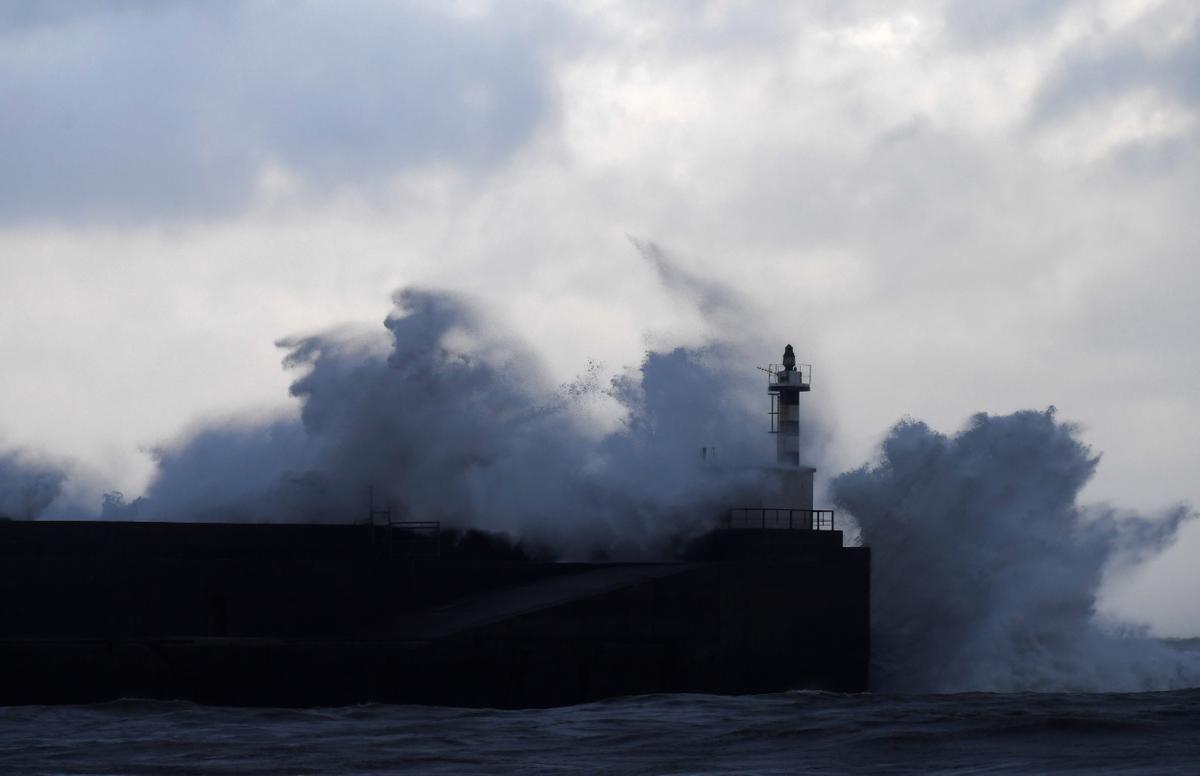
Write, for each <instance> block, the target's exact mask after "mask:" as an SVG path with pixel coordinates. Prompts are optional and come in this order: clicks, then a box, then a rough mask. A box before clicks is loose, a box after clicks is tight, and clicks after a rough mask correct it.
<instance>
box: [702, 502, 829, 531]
mask: <svg viewBox="0 0 1200 776" xmlns="http://www.w3.org/2000/svg"><path fill="white" fill-rule="evenodd" d="M721 527H722V528H725V529H749V528H760V529H768V528H769V529H783V530H793V531H795V530H801V531H832V530H834V522H833V510H832V509H782V508H774V507H747V508H738V509H731V510H729V512H728V513H727V514H726V515H725V516H724V518H723V519H722V520H721Z"/></svg>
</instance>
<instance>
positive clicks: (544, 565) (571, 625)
mask: <svg viewBox="0 0 1200 776" xmlns="http://www.w3.org/2000/svg"><path fill="white" fill-rule="evenodd" d="M794 511H795V510H790V512H794ZM744 512H745V510H743V514H742V515H741V516H740V517H739V518H736V519H735V518H733V517H731V518H730V520H729V522H727V523H724V524H723V525H724V527H723V528H717V529H715V530H714V531H713V532H712V533H711V534H708V535H707V536H705V537H703V538H702V539H701V540H699V541H698V542H696V543H695V544H694V545H693V546H692V547H691V548H690V549H689V551H688V552H687V554H686V557H685V559H683V560H677V561H674V562H663V563H554V562H546V561H539V560H533V559H530V558H528V557H526V556H525V554H524V553H523V552H522V551H521V550H520V548H519V547H514V546H512V545H511V544H509V543H508V542H506V541H505V540H503V539H502V538H499V537H495V536H492V535H488V534H483V533H478V532H468V533H462V532H452V531H442V530H435V531H433V532H432V533H431V532H430V531H428V530H426V531H424V532H423V533H422V532H419V531H412V530H408V529H406V528H405V527H403V526H402V525H390V526H376V525H287V524H219V523H146V522H141V523H135V522H84V521H81V522H49V521H33V522H30V521H0V703H3V704H14V703H83V702H92V701H103V700H109V699H113V698H119V697H140V698H162V699H174V698H184V699H190V700H195V701H199V702H202V703H213V704H235V705H273V706H302V705H341V704H349V703H358V702H367V701H379V702H404V703H427V704H444V705H467V706H493V707H521V706H545V705H558V704H570V703H578V702H583V701H589V700H594V699H598V698H604V697H610V696H616V695H625V694H636V693H653V692H712V693H752V692H766V691H775V690H785V689H789V688H795V687H804V688H813V689H824V690H837V691H861V690H865V689H867V659H868V651H869V633H868V608H869V607H868V603H869V581H870V580H869V577H870V561H869V553H868V550H867V549H865V548H856V547H852V548H846V547H843V546H842V535H841V532H840V531H834V530H819V529H821V528H830V529H831V528H832V515H830V516H829V518H830V519H829V523H828V526H826V524H825V522H823V520H824V518H822V517H821V516H820V515H816V516H814V515H809V516H808V517H807V519H804V518H803V517H801V518H797V517H796V516H795V515H794V514H789V516H788V517H789V519H790V524H791V528H789V527H788V526H787V525H784V524H783V523H782V521H781V519H780V518H779V517H778V516H776V517H775V519H774V522H773V523H770V524H768V523H769V522H770V521H768V518H767V517H766V515H765V514H764V515H763V517H762V519H761V520H759V519H758V517H757V515H747V514H744ZM739 521H740V522H739Z"/></svg>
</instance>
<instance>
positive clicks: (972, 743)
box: [0, 690, 1200, 774]
mask: <svg viewBox="0 0 1200 776" xmlns="http://www.w3.org/2000/svg"><path fill="white" fill-rule="evenodd" d="M0 771H4V772H8V773H21V774H41V773H55V774H57V773H86V774H124V773H129V774H170V773H212V774H225V773H237V774H277V773H287V774H292V773H338V774H351V773H398V772H406V773H453V774H460V773H489V774H498V773H577V772H582V773H849V772H863V771H872V772H886V773H987V774H994V773H1139V774H1144V773H1164V774H1167V773H1169V774H1184V773H1200V690H1180V691H1175V692H1159V693H1136V694H1047V693H1037V694H986V693H972V694H965V695H910V696H886V695H872V694H867V695H834V694H826V693H810V692H795V693H782V694H776V695H757V696H743V697H720V696H711V695H649V696H641V697H635V698H622V699H616V700H610V701H603V702H599V703H591V704H587V705H582V706H571V707H566V708H555V709H535V710H523V711H498V710H490V709H489V710H480V709H454V708H440V707H426V706H387V705H365V706H353V707H346V708H325V709H250V708H220V707H207V706H198V705H195V704H192V703H183V702H151V701H136V700H127V701H118V702H114V703H105V704H98V705H91V706H11V707H0Z"/></svg>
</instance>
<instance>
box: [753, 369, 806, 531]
mask: <svg viewBox="0 0 1200 776" xmlns="http://www.w3.org/2000/svg"><path fill="white" fill-rule="evenodd" d="M759 369H762V370H763V371H764V372H766V373H767V394H768V395H769V396H770V398H771V411H770V416H771V433H773V434H775V469H776V472H775V474H776V479H777V482H778V486H779V491H780V494H779V495H780V497H781V499H782V501H783V502H784V504H783V505H784V506H786V507H787V508H789V509H804V510H811V509H812V508H813V475H815V474H816V471H817V470H816V469H814V468H813V467H811V466H805V465H804V464H803V463H802V462H801V460H800V394H802V393H808V392H809V391H810V390H811V389H812V365H811V364H797V363H796V352H795V350H794V349H793V348H792V346H791V345H788V346H787V347H785V348H784V349H783V359H782V363H779V364H771V365H770V366H769V367H766V368H763V367H759Z"/></svg>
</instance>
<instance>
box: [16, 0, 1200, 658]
mask: <svg viewBox="0 0 1200 776" xmlns="http://www.w3.org/2000/svg"><path fill="white" fill-rule="evenodd" d="M1198 111H1200V5H1197V4H1196V3H1195V2H1193V1H1192V0H1181V1H1180V2H1170V1H1167V2H1142V1H1140V0H1128V1H1126V2H1101V1H1081V2H1063V3H1052V2H1032V1H1025V2H1006V3H992V2H975V1H972V0H965V1H964V2H928V3H908V2H879V3H864V2H845V1H844V0H838V1H837V2H828V3H821V2H815V1H814V2H806V3H795V2H779V3H769V2H761V3H749V2H746V3H742V2H724V3H717V2H714V3H701V2H692V1H691V0H687V1H686V2H684V1H682V0H681V1H680V2H661V3H642V2H639V3H632V2H631V3H623V2H616V1H613V2H607V1H596V2H575V3H570V4H561V5H558V4H541V3H534V2H503V3H499V2H497V3H488V2H460V3H444V2H431V3H417V2H413V3H355V2H351V3H347V2H338V3H332V2H331V3H300V2H295V3H274V2H259V3H253V2H250V3H241V4H232V3H229V4H226V3H220V2H176V3H154V4H150V3H140V2H116V1H114V2H109V3H103V2H90V3H75V2H67V1H66V0H64V1H63V2H52V1H51V2H33V1H30V2H22V1H21V0H7V1H6V2H0V367H2V370H3V371H2V372H0V443H2V444H3V445H4V446H6V447H10V446H20V447H24V448H27V449H30V450H37V451H41V452H42V454H44V455H48V456H51V457H55V458H59V459H64V460H67V459H69V460H71V461H74V462H76V463H75V464H74V465H75V466H77V467H79V469H80V470H81V471H84V470H86V475H85V474H81V475H80V476H79V477H77V478H76V482H75V484H74V485H73V486H72V487H75V488H77V489H80V492H81V494H82V495H83V496H86V497H89V498H91V497H96V496H98V494H99V492H100V491H101V490H103V489H106V488H120V489H122V490H124V491H126V492H127V493H137V492H139V490H140V488H141V487H143V486H144V484H145V482H146V479H147V477H148V476H149V474H150V472H151V469H152V462H151V459H150V457H149V456H148V455H147V453H146V450H147V449H149V448H150V447H152V446H154V445H156V444H159V443H161V442H162V441H163V440H165V439H169V438H172V437H174V436H176V435H178V434H180V433H181V432H182V431H183V429H185V428H186V427H187V426H188V425H189V424H192V423H194V422H196V421H197V420H198V419H202V418H208V417H213V416H216V415H221V414H224V413H231V412H246V411H264V412H265V411H271V410H279V409H280V408H283V407H285V406H286V405H288V403H289V402H290V401H291V400H290V399H289V398H288V395H287V385H288V382H289V380H290V379H291V376H290V375H288V374H287V373H285V372H283V371H282V370H281V369H280V367H279V360H280V358H281V355H282V354H281V353H280V352H279V351H278V349H277V348H276V347H275V346H274V344H273V343H274V342H275V341H276V340H277V339H279V338H280V337H282V336H286V335H291V334H296V333H305V332H312V331H317V330H321V329H323V328H326V327H329V326H334V325H343V324H347V323H356V324H362V325H372V326H376V327H378V325H379V323H380V322H381V321H382V319H383V318H384V316H385V315H386V314H387V313H388V311H389V307H390V304H389V298H390V295H391V292H392V291H393V290H394V289H396V288H397V287H400V286H402V285H410V284H422V285H429V286H435V287H449V288H455V289H458V290H460V291H464V292H468V293H472V294H476V295H479V296H480V297H481V298H483V299H484V300H486V303H487V304H488V305H489V306H490V307H491V308H492V309H493V310H494V311H495V312H496V314H497V315H499V316H501V317H502V318H503V319H504V320H506V321H507V322H508V323H509V324H510V325H512V326H514V327H516V328H517V329H518V330H519V331H520V332H522V333H523V334H524V335H525V336H527V337H528V338H529V339H530V340H531V341H533V342H534V343H535V344H536V347H537V348H538V350H539V351H540V352H541V353H542V355H543V356H544V357H545V358H546V360H547V362H548V364H549V366H550V369H551V372H552V374H553V375H554V376H555V377H556V378H559V379H563V380H566V379H569V378H570V377H571V376H572V375H575V374H577V373H579V372H580V371H582V370H583V369H584V368H585V366H586V362H587V360H588V359H595V360H598V361H600V362H603V363H604V364H605V365H607V366H608V367H609V368H610V369H613V370H615V369H617V368H619V367H620V366H623V365H628V364H636V363H638V361H639V360H640V357H641V353H642V352H643V351H644V350H645V349H646V348H647V346H649V345H656V344H664V343H673V342H688V341H691V340H695V338H697V337H699V336H700V335H699V334H697V333H696V332H695V329H696V327H697V321H696V320H695V315H694V313H692V312H690V311H689V310H687V309H685V308H683V307H681V306H680V305H679V304H678V303H677V301H676V300H674V299H672V298H671V296H670V295H669V294H668V293H667V291H666V290H665V289H664V288H663V287H662V284H661V283H660V282H659V280H658V279H657V276H656V274H655V269H654V267H653V266H650V265H649V264H647V262H645V261H644V260H643V259H642V258H641V257H640V255H639V252H638V251H637V250H636V249H635V248H634V246H633V245H632V244H631V241H630V239H629V238H630V237H633V238H635V239H637V240H642V241H652V242H654V243H656V244H657V245H659V246H661V248H662V249H663V250H664V251H666V252H667V253H669V255H670V256H672V257H673V259H674V260H675V261H677V262H678V263H679V264H680V265H681V266H684V267H686V268H687V269H688V270H689V271H691V272H694V273H696V274H698V275H701V276H708V277H711V278H713V279H715V280H717V281H719V282H722V283H725V284H728V285H729V286H730V287H731V288H734V289H736V290H737V292H740V293H741V294H743V295H745V296H746V297H748V298H749V299H751V300H754V303H755V304H756V305H757V306H758V307H759V309H760V311H766V312H767V313H768V314H767V315H764V316H760V317H757V318H756V320H757V321H764V320H765V321H767V322H768V323H767V325H768V326H770V327H771V330H770V331H769V332H766V334H767V336H768V339H770V340H772V341H774V340H778V342H779V345H780V348H782V345H783V343H784V342H785V341H787V342H792V343H793V344H795V345H796V346H797V351H798V353H799V354H800V355H801V360H804V361H812V362H813V363H814V364H815V371H814V376H815V387H814V394H815V393H816V392H820V394H821V398H820V401H821V402H822V404H821V406H822V407H823V408H825V410H826V411H827V413H828V415H829V423H830V425H831V426H832V428H833V429H834V443H833V446H832V447H831V449H830V450H829V453H828V459H827V460H824V461H820V462H818V465H820V466H821V467H822V471H821V473H820V474H819V475H818V476H819V477H821V476H831V475H833V474H835V473H837V472H839V471H842V470H843V469H846V468H850V467H852V466H857V465H859V464H861V463H863V462H864V461H866V460H867V459H868V458H869V457H870V456H871V455H872V450H873V447H874V445H875V444H876V443H877V442H878V441H879V439H880V438H881V436H882V434H883V433H884V432H885V430H886V429H887V427H888V426H889V425H890V424H891V423H892V422H894V421H896V420H897V419H899V418H900V417H902V416H905V415H911V416H913V417H917V418H921V419H924V420H926V421H928V422H929V423H930V424H931V425H933V426H934V427H936V428H939V429H942V430H944V431H947V432H950V431H954V430H956V429H957V428H959V427H960V426H961V425H962V424H963V422H964V421H965V420H966V418H967V417H968V416H969V415H970V414H972V413H974V412H977V411H986V412H992V413H1006V412H1010V411H1013V410H1016V409H1020V408H1038V409H1041V408H1045V407H1046V406H1048V405H1051V404H1053V405H1055V406H1057V407H1058V408H1059V413H1060V416H1061V417H1063V418H1066V419H1072V420H1076V421H1078V422H1080V423H1081V424H1082V425H1083V427H1084V432H1083V437H1084V439H1085V440H1086V441H1088V442H1090V443H1091V444H1092V445H1093V446H1094V448H1095V449H1096V450H1098V451H1102V452H1103V454H1104V458H1103V460H1102V463H1101V465H1100V470H1099V474H1098V476H1097V478H1096V480H1095V481H1094V482H1093V484H1092V485H1091V486H1090V487H1089V489H1088V490H1087V492H1086V495H1087V498H1088V499H1090V500H1092V501H1111V502H1113V503H1114V504H1117V505H1121V506H1126V507H1132V508H1135V509H1139V510H1143V511H1153V510H1154V509H1156V508H1159V507H1163V506H1165V505H1168V504H1170V503H1173V502H1178V501H1181V500H1182V501H1190V502H1192V503H1193V504H1195V503H1200V477H1197V474H1196V473H1197V471H1198V470H1200V390H1198V388H1197V386H1198V384H1200V352H1198V350H1197V347H1196V342H1197V330H1198V329H1200V312H1197V310H1198V304H1197V300H1198V298H1200V265H1198V262H1197V258H1198V257H1197V246H1198V245H1200V219H1198V217H1197V214H1198V213H1200V207H1198V206H1200V196H1198V195H1200V164H1198V163H1200V152H1198V149H1200V146H1198V144H1197V138H1198V136H1200V124H1198V116H1200V113H1198ZM778 355H779V354H778V353H777V352H775V351H772V352H765V353H763V354H762V356H761V359H760V360H761V362H763V363H765V362H768V361H771V360H776V359H777V358H778ZM754 366H755V364H753V363H748V364H746V369H747V374H748V375H749V376H750V382H749V385H750V389H751V390H759V389H760V388H761V386H760V385H759V383H758V381H757V379H756V378H754V376H753V375H754ZM1198 586H1200V525H1192V526H1190V527H1189V528H1188V529H1187V530H1186V531H1185V533H1184V535H1183V536H1182V539H1181V541H1180V543H1179V545H1178V546H1177V547H1176V548H1175V549H1174V550H1172V551H1170V552H1169V553H1168V554H1167V555H1166V556H1165V557H1163V558H1162V559H1160V560H1159V561H1158V562H1157V563H1156V564H1155V565H1154V567H1152V568H1150V569H1148V570H1147V571H1146V572H1144V573H1143V574H1141V575H1140V577H1139V578H1137V579H1136V580H1135V581H1134V582H1133V583H1132V584H1129V585H1125V586H1122V587H1120V588H1118V589H1114V590H1112V591H1110V597H1109V604H1110V605H1111V606H1113V607H1115V608H1117V609H1119V610H1122V611H1126V612H1136V613H1138V614H1139V615H1140V616H1142V617H1143V619H1148V620H1149V621H1151V622H1152V624H1154V625H1155V627H1156V628H1158V630H1159V632H1163V633H1176V634H1183V633H1190V634H1197V633H1200V597H1197V596H1194V595H1182V594H1181V592H1182V591H1189V590H1190V591H1193V592H1194V591H1195V590H1196V589H1197V588H1198Z"/></svg>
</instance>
